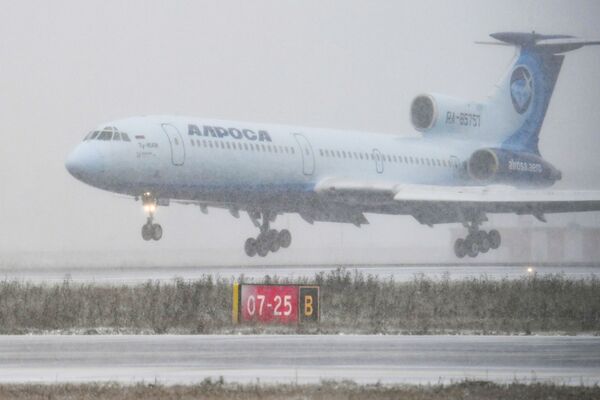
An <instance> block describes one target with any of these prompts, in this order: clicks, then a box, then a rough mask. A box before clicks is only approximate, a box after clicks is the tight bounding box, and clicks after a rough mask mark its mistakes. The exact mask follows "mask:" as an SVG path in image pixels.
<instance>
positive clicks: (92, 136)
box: [83, 131, 100, 141]
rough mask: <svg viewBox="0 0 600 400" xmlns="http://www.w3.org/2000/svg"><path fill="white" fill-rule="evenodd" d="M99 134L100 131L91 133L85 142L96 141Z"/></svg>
mask: <svg viewBox="0 0 600 400" xmlns="http://www.w3.org/2000/svg"><path fill="white" fill-rule="evenodd" d="M99 133H100V132H99V131H94V132H90V133H89V134H88V135H87V136H86V137H85V139H83V140H84V141H85V140H94V139H95V138H96V136H98V134H99Z"/></svg>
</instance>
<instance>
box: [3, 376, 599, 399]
mask: <svg viewBox="0 0 600 400" xmlns="http://www.w3.org/2000/svg"><path fill="white" fill-rule="evenodd" d="M0 398H2V399H28V400H37V399H40V400H41V399H44V400H46V399H55V400H58V399H82V400H86V399H115V400H139V399H146V400H153V399H182V400H185V399H213V400H221V399H239V400H252V399H263V400H270V399H323V400H325V399H330V400H338V399H340V400H341V399H368V400H376V399H386V400H387V399H407V400H442V399H481V400H488V399H489V400H496V399H498V400H499V399H511V400H521V399H527V400H532V399H556V400H560V399H573V400H575V399H577V400H586V399H598V398H600V387H598V386H595V387H583V386H581V387H570V386H558V385H551V384H541V383H540V384H530V385H524V384H518V383H513V384H510V385H499V384H494V383H489V382H477V381H472V382H468V381H467V382H462V383H458V384H453V385H446V386H442V385H435V386H383V385H357V384H355V383H353V382H323V383H321V384H318V385H277V386H269V385H235V384H225V383H223V382H219V381H217V382H213V381H210V380H207V381H204V382H202V383H200V384H197V385H189V386H162V385H145V384H138V385H131V386H122V385H118V384H115V383H108V384H82V385H74V384H57V385H38V384H34V385H32V384H23V385H0Z"/></svg>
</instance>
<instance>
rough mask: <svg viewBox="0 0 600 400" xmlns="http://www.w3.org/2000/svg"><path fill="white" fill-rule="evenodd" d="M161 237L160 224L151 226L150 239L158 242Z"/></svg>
mask: <svg viewBox="0 0 600 400" xmlns="http://www.w3.org/2000/svg"><path fill="white" fill-rule="evenodd" d="M162 235H163V230H162V226H160V224H153V225H152V239H154V240H160V239H161V238H162Z"/></svg>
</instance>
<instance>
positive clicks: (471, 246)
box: [465, 235, 479, 258]
mask: <svg viewBox="0 0 600 400" xmlns="http://www.w3.org/2000/svg"><path fill="white" fill-rule="evenodd" d="M465 248H466V249H467V255H468V256H469V257H471V258H475V257H477V255H478V254H479V245H478V244H477V238H476V237H473V235H468V236H467V238H466V239H465Z"/></svg>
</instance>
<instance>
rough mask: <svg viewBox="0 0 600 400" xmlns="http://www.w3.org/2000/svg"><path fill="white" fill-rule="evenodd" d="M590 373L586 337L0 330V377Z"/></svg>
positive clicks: (436, 377) (401, 378)
mask: <svg viewBox="0 0 600 400" xmlns="http://www.w3.org/2000/svg"><path fill="white" fill-rule="evenodd" d="M220 376H222V377H223V378H224V379H225V380H226V381H227V382H257V381H258V382H264V383H277V382H298V383H317V382H319V381H320V380H321V379H336V380H342V379H352V380H354V381H356V382H359V383H376V382H381V383H385V384H389V383H416V384H426V383H442V382H443V383H450V382H456V381H461V380H464V379H467V378H468V379H485V380H492V381H496V382H514V381H515V380H516V381H519V382H535V381H543V382H545V381H552V382H557V383H561V384H568V385H580V384H585V385H593V384H597V383H598V382H599V381H600V338H599V337H592V336H572V337H565V336H541V337H536V336H527V337H523V336H293V335H282V336H275V335H273V336H271V335H260V336H250V335H249V336H246V335H239V336H218V335H214V336H212V335H211V336H172V335H160V336H117V335H115V336H0V382H46V383H55V382H88V381H118V382H122V383H134V382H139V381H144V382H154V381H157V382H160V383H164V384H174V383H194V382H198V381H201V380H202V379H204V378H207V377H211V378H213V379H218V378H219V377H220Z"/></svg>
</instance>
